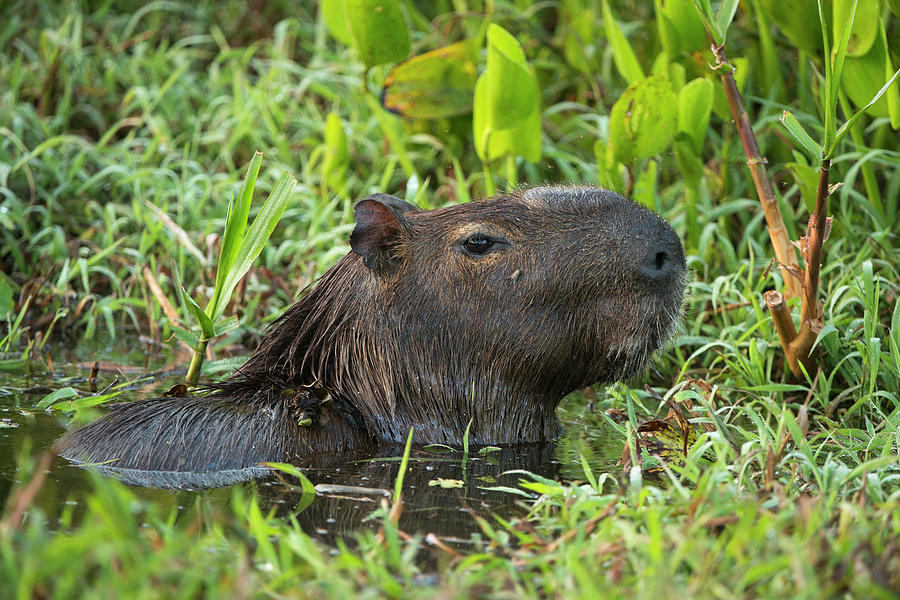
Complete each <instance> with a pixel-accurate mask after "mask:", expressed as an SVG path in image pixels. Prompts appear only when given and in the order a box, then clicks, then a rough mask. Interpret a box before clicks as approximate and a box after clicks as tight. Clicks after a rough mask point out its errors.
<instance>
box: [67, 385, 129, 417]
mask: <svg viewBox="0 0 900 600" xmlns="http://www.w3.org/2000/svg"><path fill="white" fill-rule="evenodd" d="M123 391H124V390H117V391H115V392H112V393H110V394H101V395H99V396H85V397H84V398H77V399H75V400H63V401H62V402H57V403H55V404H54V405H53V410H57V411H60V412H71V411H74V410H80V409H84V408H92V407H94V406H99V405H101V404H104V403H106V402H109V401H110V400H112V399H113V398H115V397H116V396H119V395H120V394H121V393H122V392H123Z"/></svg>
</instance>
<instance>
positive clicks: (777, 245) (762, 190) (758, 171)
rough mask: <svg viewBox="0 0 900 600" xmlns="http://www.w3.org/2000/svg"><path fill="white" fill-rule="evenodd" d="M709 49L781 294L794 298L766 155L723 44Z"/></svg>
mask: <svg viewBox="0 0 900 600" xmlns="http://www.w3.org/2000/svg"><path fill="white" fill-rule="evenodd" d="M712 50H713V53H714V54H715V56H716V66H717V67H718V68H719V71H720V73H721V77H722V85H723V86H724V87H725V96H726V97H727V98H728V106H729V107H730V108H731V115H732V117H733V118H734V122H735V126H736V127H737V130H738V135H740V136H741V142H742V143H743V144H744V153H745V154H746V155H747V165H748V166H749V167H750V174H751V175H752V176H753V184H754V185H755V186H756V193H757V195H758V196H759V202H760V204H761V205H762V209H763V213H765V216H766V223H767V224H768V226H769V238H770V239H771V240H772V247H773V248H774V250H775V257H776V258H777V259H778V262H779V263H781V267H780V268H781V272H782V276H783V278H784V287H785V296H787V297H788V298H796V297H797V296H799V295H800V282H799V281H797V280H796V278H794V276H793V275H791V274H790V273H789V272H788V270H787V269H786V267H788V268H791V267H792V268H794V269H797V268H799V266H798V264H797V255H796V253H795V252H794V247H793V246H792V245H791V240H790V238H789V237H788V234H787V230H786V229H785V227H784V219H782V217H781V209H780V208H779V207H778V200H777V199H776V197H775V190H774V189H773V188H772V182H771V180H770V179H769V176H768V174H767V173H766V159H764V158H763V157H762V156H761V155H760V152H759V145H758V144H757V143H756V136H755V135H754V134H753V126H752V125H751V124H750V118H749V117H748V116H747V111H746V109H745V108H744V103H743V102H742V100H741V94H740V92H738V89H737V84H736V83H735V81H734V76H733V75H732V72H733V70H734V68H733V67H732V66H731V65H729V64H728V57H727V56H726V55H725V48H724V47H723V46H716V45H713V47H712Z"/></svg>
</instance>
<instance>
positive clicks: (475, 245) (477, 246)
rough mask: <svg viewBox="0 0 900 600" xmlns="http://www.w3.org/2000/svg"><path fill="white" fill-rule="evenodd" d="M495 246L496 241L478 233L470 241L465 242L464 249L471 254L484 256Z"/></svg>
mask: <svg viewBox="0 0 900 600" xmlns="http://www.w3.org/2000/svg"><path fill="white" fill-rule="evenodd" d="M493 245H494V240H492V239H490V238H488V237H486V236H484V235H482V234H480V233H476V234H475V235H473V236H472V237H470V238H469V239H467V240H466V241H464V242H463V248H465V249H466V251H468V252H470V253H471V254H484V253H485V252H487V251H488V250H490V249H491V247H492V246H493Z"/></svg>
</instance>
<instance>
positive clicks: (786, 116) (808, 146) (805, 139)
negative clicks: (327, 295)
mask: <svg viewBox="0 0 900 600" xmlns="http://www.w3.org/2000/svg"><path fill="white" fill-rule="evenodd" d="M781 124H782V125H784V127H785V129H787V130H788V132H789V133H790V134H791V135H792V136H794V139H796V140H797V141H798V142H800V146H802V147H803V149H804V150H805V151H806V154H807V156H809V157H810V158H812V159H813V160H814V161H815V162H816V164H821V162H822V146H820V145H819V144H817V143H816V141H815V140H813V139H812V138H811V137H810V135H809V134H808V133H806V130H805V129H803V126H802V125H801V124H800V122H799V121H797V118H796V117H795V116H794V115H793V113H791V112H790V111H784V112H783V113H782V115H781Z"/></svg>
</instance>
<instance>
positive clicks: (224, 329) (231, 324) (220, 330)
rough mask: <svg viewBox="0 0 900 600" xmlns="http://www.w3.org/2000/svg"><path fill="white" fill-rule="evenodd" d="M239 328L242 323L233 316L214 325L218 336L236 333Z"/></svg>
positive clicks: (214, 330)
mask: <svg viewBox="0 0 900 600" xmlns="http://www.w3.org/2000/svg"><path fill="white" fill-rule="evenodd" d="M239 326H240V322H239V321H238V318H237V317H234V316H232V317H228V318H227V319H222V320H220V321H217V322H216V323H213V332H214V333H215V335H216V336H220V335H225V334H226V333H228V332H229V331H234V330H235V329H237V328H238V327H239Z"/></svg>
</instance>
